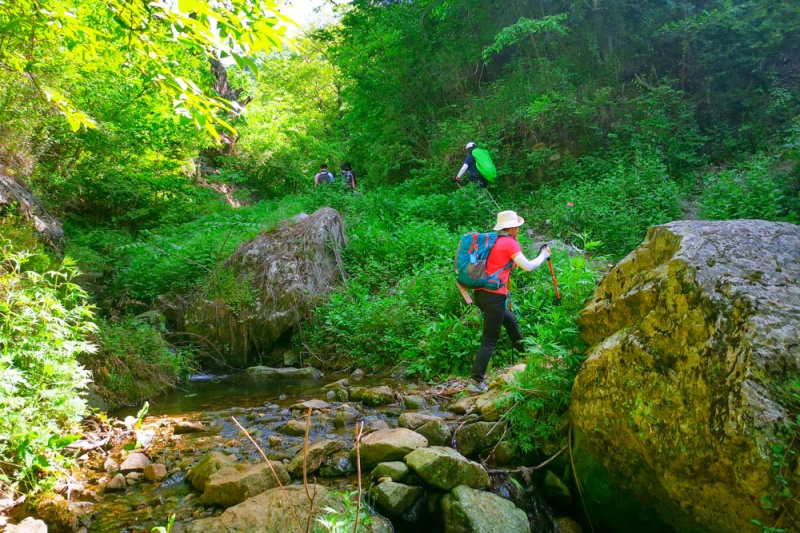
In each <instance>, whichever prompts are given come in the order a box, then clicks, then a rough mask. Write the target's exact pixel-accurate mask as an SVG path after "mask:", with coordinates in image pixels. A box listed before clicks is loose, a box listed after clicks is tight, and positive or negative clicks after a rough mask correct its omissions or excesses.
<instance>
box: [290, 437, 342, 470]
mask: <svg viewBox="0 0 800 533" xmlns="http://www.w3.org/2000/svg"><path fill="white" fill-rule="evenodd" d="M342 448H344V442H342V441H340V440H321V441H319V442H315V443H314V444H311V445H309V447H308V449H307V451H306V473H307V474H311V473H312V472H316V471H317V470H319V467H320V466H322V463H323V462H325V460H326V459H327V458H328V457H330V456H331V455H333V454H334V453H336V452H338V451H339V450H341V449H342ZM286 470H288V471H289V474H291V475H292V476H294V477H298V476H302V475H303V451H302V450H301V451H300V452H299V453H298V454H297V455H295V456H294V458H293V459H292V460H291V461H290V462H289V464H288V465H287V466H286Z"/></svg>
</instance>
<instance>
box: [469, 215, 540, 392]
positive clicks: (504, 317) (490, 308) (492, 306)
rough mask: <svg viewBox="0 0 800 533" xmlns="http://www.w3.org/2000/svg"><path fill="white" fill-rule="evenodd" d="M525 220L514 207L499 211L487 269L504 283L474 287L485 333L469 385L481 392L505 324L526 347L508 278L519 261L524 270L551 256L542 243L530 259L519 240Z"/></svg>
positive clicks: (515, 341)
mask: <svg viewBox="0 0 800 533" xmlns="http://www.w3.org/2000/svg"><path fill="white" fill-rule="evenodd" d="M524 223H525V220H524V219H523V218H522V217H519V216H517V214H516V213H515V212H514V211H501V212H500V213H498V214H497V224H496V225H495V227H494V228H493V229H494V231H496V232H497V233H498V235H499V236H498V237H497V242H495V244H494V246H493V247H492V251H491V252H490V253H489V257H488V258H487V260H486V272H489V273H494V272H498V271H499V272H500V275H499V278H500V281H501V282H502V286H501V287H500V288H499V289H497V290H489V289H475V303H476V304H477V306H478V307H479V308H480V310H481V311H483V337H482V338H481V346H480V348H478V355H477V356H476V357H475V362H474V363H473V365H472V379H473V380H474V381H475V384H474V385H471V386H470V389H474V390H475V391H478V392H483V391H485V390H486V388H487V386H486V382H484V380H483V377H484V375H485V374H486V367H487V366H489V359H490V358H491V357H492V353H494V348H495V345H496V344H497V339H498V338H499V337H500V330H501V329H502V327H503V326H505V328H506V331H507V332H508V336H509V337H510V338H511V345H512V346H513V348H514V349H515V350H519V351H520V352H523V351H525V348H524V346H523V344H522V332H521V331H520V329H519V324H517V317H516V316H515V315H514V313H513V312H512V311H511V310H510V309H509V306H508V299H507V294H508V287H507V285H508V278H509V276H510V275H511V271H512V270H513V269H514V267H515V266H517V265H518V266H519V267H520V268H521V269H523V270H534V269H536V268H539V267H540V266H541V265H542V263H545V262H546V261H547V260H548V259H549V258H550V248H548V247H546V246H545V247H542V250H541V251H540V252H539V256H538V257H537V258H536V259H534V260H533V261H530V260H528V258H527V257H525V254H523V253H522V249H521V248H520V247H519V243H518V242H517V234H519V227H520V226H522V224H524ZM509 263H511V266H510V268H506V266H507V265H508V264H509Z"/></svg>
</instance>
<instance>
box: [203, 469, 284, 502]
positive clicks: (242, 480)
mask: <svg viewBox="0 0 800 533" xmlns="http://www.w3.org/2000/svg"><path fill="white" fill-rule="evenodd" d="M271 465H272V468H270V465H269V464H267V463H266V462H263V463H259V464H256V465H244V464H237V465H233V466H226V467H223V468H220V469H219V470H217V471H216V472H214V473H213V474H211V476H209V478H208V481H207V482H206V485H205V489H204V490H203V496H202V497H201V498H200V500H201V501H202V502H203V503H204V504H206V505H216V506H218V507H231V506H232V505H236V504H239V503H242V502H243V501H245V500H246V499H247V498H250V497H252V496H255V495H256V494H261V493H262V492H264V491H267V490H269V489H272V488H275V487H277V486H278V480H280V484H281V485H287V484H288V483H289V481H290V479H289V474H287V473H286V468H285V467H284V466H283V463H281V462H278V461H271ZM273 470H274V471H275V473H274V474H273ZM276 475H277V478H278V479H276V478H275V476H276Z"/></svg>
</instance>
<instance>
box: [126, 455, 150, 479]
mask: <svg viewBox="0 0 800 533" xmlns="http://www.w3.org/2000/svg"><path fill="white" fill-rule="evenodd" d="M149 464H150V458H149V457H147V456H146V455H145V454H143V453H139V452H134V453H132V454H130V455H129V456H128V457H126V458H125V460H124V461H122V464H121V465H120V466H119V470H120V472H122V473H123V474H128V473H130V472H143V471H144V468H145V467H146V466H147V465H149Z"/></svg>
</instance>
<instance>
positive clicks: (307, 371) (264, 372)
mask: <svg viewBox="0 0 800 533" xmlns="http://www.w3.org/2000/svg"><path fill="white" fill-rule="evenodd" d="M247 373H248V374H249V375H251V376H253V377H257V378H259V379H322V378H323V377H324V375H323V374H322V372H320V371H319V370H317V369H316V368H311V367H310V366H307V367H304V368H270V367H268V366H251V367H250V368H248V369H247Z"/></svg>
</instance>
